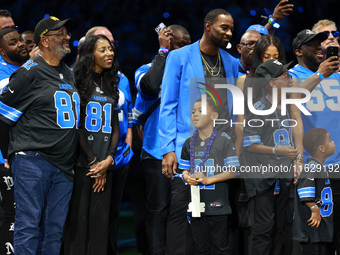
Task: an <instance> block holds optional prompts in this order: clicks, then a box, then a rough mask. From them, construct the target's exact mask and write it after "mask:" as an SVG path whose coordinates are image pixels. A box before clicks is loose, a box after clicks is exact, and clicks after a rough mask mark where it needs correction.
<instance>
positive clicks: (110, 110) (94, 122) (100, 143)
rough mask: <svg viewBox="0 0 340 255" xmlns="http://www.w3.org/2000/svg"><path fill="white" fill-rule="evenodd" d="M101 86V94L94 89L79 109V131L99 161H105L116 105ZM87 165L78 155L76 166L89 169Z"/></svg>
mask: <svg viewBox="0 0 340 255" xmlns="http://www.w3.org/2000/svg"><path fill="white" fill-rule="evenodd" d="M103 85H104V86H103V93H100V91H99V88H98V87H94V89H93V91H92V94H91V96H90V97H89V98H88V100H87V102H86V105H85V106H82V107H81V111H80V112H81V114H80V124H79V129H80V131H81V132H82V134H83V135H84V138H85V139H86V141H87V143H88V145H89V147H90V149H91V151H92V152H93V153H94V154H95V155H96V157H97V159H98V160H99V161H102V160H104V159H106V157H107V156H108V149H109V147H110V145H111V140H112V139H111V138H112V135H113V129H114V127H115V125H114V123H113V121H114V114H115V111H116V109H115V106H116V105H117V102H116V101H115V100H114V99H113V98H112V97H111V96H110V93H109V91H108V89H107V87H106V86H105V84H103ZM116 121H118V119H117V120H116ZM113 156H114V155H113ZM88 163H89V162H88V161H87V160H86V158H84V157H83V155H82V154H80V155H79V159H78V160H77V166H79V167H83V168H89V164H88Z"/></svg>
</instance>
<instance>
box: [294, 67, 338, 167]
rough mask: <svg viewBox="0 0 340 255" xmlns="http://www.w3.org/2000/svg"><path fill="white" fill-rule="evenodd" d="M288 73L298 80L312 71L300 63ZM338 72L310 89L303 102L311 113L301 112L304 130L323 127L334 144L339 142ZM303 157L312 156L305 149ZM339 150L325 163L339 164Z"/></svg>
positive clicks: (304, 78)
mask: <svg viewBox="0 0 340 255" xmlns="http://www.w3.org/2000/svg"><path fill="white" fill-rule="evenodd" d="M289 73H290V74H291V75H292V76H293V77H295V78H297V79H298V81H299V82H302V81H304V80H306V79H307V78H308V77H310V76H311V75H312V74H314V72H313V71H311V70H309V69H308V68H306V67H303V66H301V65H295V66H294V67H293V68H292V69H290V70H289ZM339 82H340V74H339V73H334V74H332V75H331V76H329V77H328V78H327V79H323V80H322V81H321V82H320V83H319V84H318V85H317V86H316V87H315V88H314V90H313V91H312V93H311V99H310V100H309V101H308V102H307V103H306V104H304V106H305V107H306V108H307V109H308V111H309V112H310V113H311V114H312V115H310V116H306V115H304V114H303V113H301V117H302V120H303V128H304V132H306V131H307V130H309V129H312V128H325V129H327V131H328V132H329V133H330V135H331V138H332V140H333V141H334V143H335V144H337V145H338V144H340V136H339V134H338V127H339V126H340V83H339ZM304 155H305V156H304V158H305V159H306V158H311V157H312V156H311V155H310V154H309V153H308V152H307V151H305V152H304ZM339 163H340V151H339V150H338V149H336V151H335V153H334V154H333V155H332V156H330V157H328V158H327V159H326V161H325V165H330V164H332V165H333V164H339Z"/></svg>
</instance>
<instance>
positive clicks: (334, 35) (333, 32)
mask: <svg viewBox="0 0 340 255" xmlns="http://www.w3.org/2000/svg"><path fill="white" fill-rule="evenodd" d="M324 33H326V34H327V36H329V33H332V35H333V37H334V38H338V37H339V31H335V30H333V31H324Z"/></svg>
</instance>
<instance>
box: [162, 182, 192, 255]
mask: <svg viewBox="0 0 340 255" xmlns="http://www.w3.org/2000/svg"><path fill="white" fill-rule="evenodd" d="M170 197H171V199H170V201H171V202H170V209H169V215H168V221H167V228H166V253H165V254H167V255H185V254H192V253H193V241H192V234H191V231H189V229H190V225H189V223H188V219H187V210H188V203H189V198H190V186H189V185H185V184H184V183H183V181H182V179H181V178H174V179H173V180H172V181H171V195H170Z"/></svg>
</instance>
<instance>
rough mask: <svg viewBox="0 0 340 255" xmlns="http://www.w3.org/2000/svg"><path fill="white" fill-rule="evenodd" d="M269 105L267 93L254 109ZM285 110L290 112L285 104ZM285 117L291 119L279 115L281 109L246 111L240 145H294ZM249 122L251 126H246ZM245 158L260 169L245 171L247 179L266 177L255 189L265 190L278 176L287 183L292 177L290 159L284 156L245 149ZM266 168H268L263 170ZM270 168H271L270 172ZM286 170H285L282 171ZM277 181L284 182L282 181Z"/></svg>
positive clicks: (262, 108) (247, 163) (287, 116)
mask: <svg viewBox="0 0 340 255" xmlns="http://www.w3.org/2000/svg"><path fill="white" fill-rule="evenodd" d="M271 106H272V103H271V102H270V99H269V98H268V97H267V96H266V97H263V98H262V99H261V100H260V101H258V102H256V103H255V104H254V108H255V109H257V110H268V109H270V108H271ZM287 112H289V107H287ZM288 119H290V117H289V115H286V116H283V115H281V110H279V109H276V111H274V112H273V113H271V114H269V115H255V114H254V113H249V114H248V116H247V119H246V126H245V128H244V136H243V147H244V148H247V147H249V146H251V145H252V144H256V143H257V144H263V145H267V146H271V147H280V146H294V145H293V141H292V132H291V127H289V126H291V125H292V123H290V122H289V121H286V120H288ZM271 120H275V121H271ZM248 123H249V124H250V125H247V124H248ZM262 124H263V125H262ZM261 125H262V126H261ZM254 126H256V127H254ZM244 161H245V164H246V165H248V166H257V167H258V168H257V170H258V171H259V172H255V173H254V172H252V173H247V176H248V177H249V178H261V179H262V178H266V179H262V181H261V183H260V184H259V186H258V187H257V190H258V192H264V191H266V190H267V189H268V188H270V187H271V186H272V185H273V184H274V183H275V181H276V179H277V178H280V179H285V180H286V181H285V183H286V184H288V183H289V181H290V180H289V179H290V178H292V177H293V170H294V169H293V167H292V163H293V160H292V159H289V158H286V157H284V156H278V155H274V154H259V153H252V152H248V151H246V150H245V154H244ZM265 167H266V169H268V171H267V172H262V170H265ZM274 168H275V169H274ZM269 169H274V170H272V171H271V170H270V171H269ZM282 169H283V170H282ZM281 170H282V171H281ZM286 170H287V172H285V171H286ZM263 173H264V174H263ZM280 183H281V184H283V182H280Z"/></svg>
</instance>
